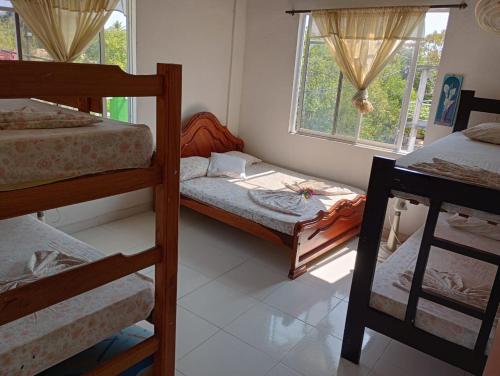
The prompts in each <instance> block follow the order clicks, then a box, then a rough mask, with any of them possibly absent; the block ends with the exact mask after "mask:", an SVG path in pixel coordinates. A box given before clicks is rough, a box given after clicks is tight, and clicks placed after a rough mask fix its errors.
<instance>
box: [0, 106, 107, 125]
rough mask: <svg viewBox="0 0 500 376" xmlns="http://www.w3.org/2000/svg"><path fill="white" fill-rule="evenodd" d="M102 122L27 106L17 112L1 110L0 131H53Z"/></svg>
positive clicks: (81, 113) (74, 114) (74, 112)
mask: <svg viewBox="0 0 500 376" xmlns="http://www.w3.org/2000/svg"><path fill="white" fill-rule="evenodd" d="M99 122H101V120H100V119H99V118H96V117H94V116H91V115H89V114H86V113H83V112H77V111H69V110H68V111H63V110H61V109H55V110H54V111H48V110H43V111H40V110H37V109H35V108H32V107H29V106H25V107H22V108H19V109H16V110H8V111H2V110H0V130H20V129H52V128H74V127H87V126H89V125H92V124H95V123H99Z"/></svg>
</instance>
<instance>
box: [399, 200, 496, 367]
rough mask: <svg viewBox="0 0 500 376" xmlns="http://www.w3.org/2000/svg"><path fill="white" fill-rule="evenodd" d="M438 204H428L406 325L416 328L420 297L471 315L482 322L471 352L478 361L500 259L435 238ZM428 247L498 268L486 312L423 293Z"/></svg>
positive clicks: (488, 324)
mask: <svg viewBox="0 0 500 376" xmlns="http://www.w3.org/2000/svg"><path fill="white" fill-rule="evenodd" d="M441 204H442V202H441V201H438V200H432V201H431V204H430V208H429V213H428V215H427V220H426V223H425V227H424V233H423V236H422V241H421V243H420V250H419V254H418V258H417V262H416V265H415V271H414V274H413V280H412V284H411V289H410V295H409V298H408V305H407V308H406V315H405V323H406V324H407V325H412V326H414V325H415V318H416V315H417V306H418V300H419V299H420V298H422V299H426V300H429V301H431V302H433V303H436V304H439V305H442V306H444V307H447V308H450V309H452V310H455V311H458V312H461V313H463V314H465V315H468V316H472V317H474V318H476V319H478V320H480V321H481V327H480V330H479V333H478V336H477V339H476V343H475V346H474V350H473V351H474V354H475V356H477V357H478V358H480V357H483V356H484V354H485V350H486V346H487V344H488V339H489V335H490V332H491V329H492V327H493V323H494V321H495V317H496V313H497V310H498V305H499V303H500V292H499V289H500V257H499V256H497V255H495V254H492V253H488V252H484V251H482V250H479V249H476V248H472V247H468V246H465V245H462V244H458V243H455V242H453V241H450V240H445V239H441V238H438V237H436V236H435V235H434V232H435V228H436V225H437V220H438V218H439V212H440V209H441ZM431 246H436V247H439V248H441V249H444V250H446V251H449V252H454V253H458V254H461V255H464V256H467V257H471V258H474V259H478V260H481V261H484V262H487V263H490V264H493V265H496V266H497V272H496V275H495V280H494V282H493V286H492V289H491V292H490V298H489V300H488V304H487V306H486V309H485V310H482V309H480V308H478V307H476V306H473V305H469V304H466V303H463V302H459V301H457V300H453V299H450V298H447V297H445V296H443V295H440V294H434V293H431V292H428V291H425V290H424V289H423V287H422V286H423V281H424V275H425V270H426V268H427V261H428V259H429V254H430V250H431Z"/></svg>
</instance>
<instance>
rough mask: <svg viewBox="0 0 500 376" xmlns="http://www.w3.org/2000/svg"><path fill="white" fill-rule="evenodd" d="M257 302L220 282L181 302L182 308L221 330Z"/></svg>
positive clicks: (196, 292)
mask: <svg viewBox="0 0 500 376" xmlns="http://www.w3.org/2000/svg"><path fill="white" fill-rule="evenodd" d="M257 302H258V301H257V300H255V299H253V298H251V297H250V296H248V295H244V294H243V293H242V292H241V291H240V290H238V289H236V288H234V287H231V286H228V285H225V284H223V283H220V282H218V281H213V282H210V283H209V284H207V285H205V286H203V287H201V288H199V289H198V290H196V291H194V292H192V293H190V294H188V295H186V296H185V297H183V298H181V299H180V300H179V304H180V305H181V306H183V307H185V308H187V309H188V310H190V311H191V312H194V313H196V314H197V315H198V316H201V317H203V318H204V319H206V320H208V321H210V322H211V323H213V324H215V325H217V326H219V327H221V328H222V327H225V326H226V325H228V324H229V323H231V322H232V321H233V320H234V319H236V318H237V317H238V316H240V315H241V314H242V313H244V312H246V311H247V310H248V309H250V308H251V307H252V306H253V305H255V304H256V303H257Z"/></svg>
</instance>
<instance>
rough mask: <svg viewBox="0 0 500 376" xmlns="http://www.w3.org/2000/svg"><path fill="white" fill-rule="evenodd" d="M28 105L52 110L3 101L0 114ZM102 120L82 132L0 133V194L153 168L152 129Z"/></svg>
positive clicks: (24, 102) (30, 102)
mask: <svg viewBox="0 0 500 376" xmlns="http://www.w3.org/2000/svg"><path fill="white" fill-rule="evenodd" d="M26 105H29V106H30V107H32V108H36V109H40V110H45V111H47V110H49V111H50V110H53V109H54V106H52V105H49V104H46V103H40V102H37V101H33V100H26V99H3V100H0V110H14V109H19V108H21V107H23V106H26ZM58 109H62V108H58ZM62 110H65V111H71V110H66V109H62ZM102 120H103V121H102V122H100V123H97V124H95V125H92V126H87V127H78V128H57V129H29V130H26V129H25V130H0V191H8V190H14V189H22V188H27V187H32V186H37V185H41V184H48V183H51V182H55V181H59V180H64V179H70V178H74V177H77V176H82V175H88V174H96V173H101V172H106V171H113V170H122V169H129V168H145V167H149V166H150V164H151V156H152V154H153V137H152V134H151V131H150V129H149V127H148V126H146V125H135V124H128V123H123V122H119V121H114V120H110V119H102Z"/></svg>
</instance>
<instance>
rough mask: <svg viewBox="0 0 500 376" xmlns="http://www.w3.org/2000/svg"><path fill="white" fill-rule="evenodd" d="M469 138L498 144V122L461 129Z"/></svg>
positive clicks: (499, 136)
mask: <svg viewBox="0 0 500 376" xmlns="http://www.w3.org/2000/svg"><path fill="white" fill-rule="evenodd" d="M462 133H463V134H464V135H466V136H467V137H469V138H470V139H471V140H475V141H482V142H488V143H490V144H497V145H500V123H483V124H479V125H476V126H475V127H472V128H469V129H466V130H464V131H462Z"/></svg>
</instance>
